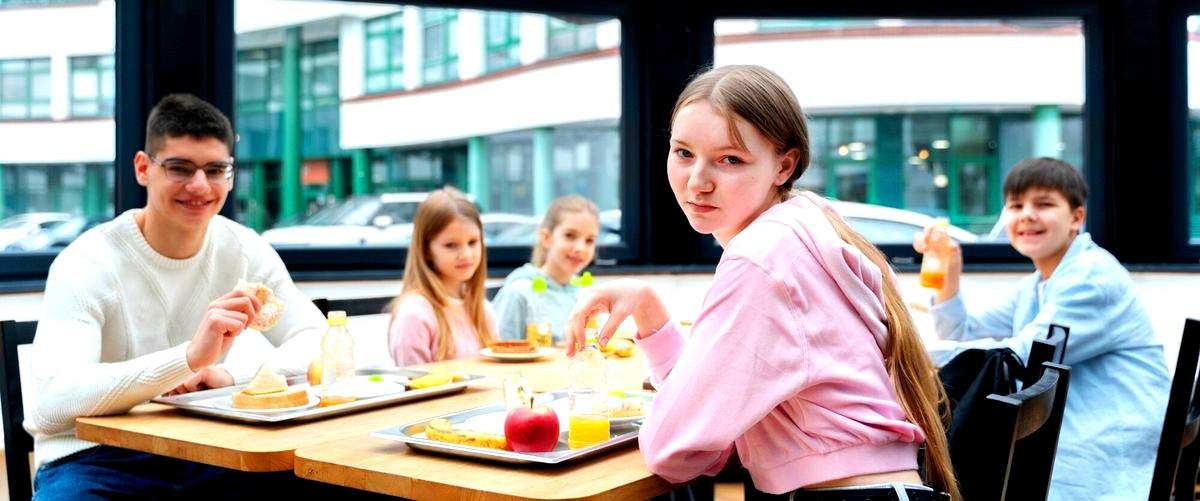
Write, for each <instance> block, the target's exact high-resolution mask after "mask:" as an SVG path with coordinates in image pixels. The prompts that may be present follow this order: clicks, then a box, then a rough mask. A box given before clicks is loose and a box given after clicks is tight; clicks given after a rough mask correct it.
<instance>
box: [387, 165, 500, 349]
mask: <svg viewBox="0 0 1200 501" xmlns="http://www.w3.org/2000/svg"><path fill="white" fill-rule="evenodd" d="M458 218H461V219H464V220H466V221H470V222H471V223H474V224H475V226H476V227H478V228H479V238H480V241H479V247H480V253H481V256H480V258H479V268H477V269H476V270H475V274H474V275H471V278H470V279H469V280H467V282H466V283H465V284H463V286H464V287H463V288H464V290H463V291H462V298H463V308H464V309H466V311H467V315H468V316H469V317H470V319H471V323H472V324H473V325H474V326H475V332H476V334H477V335H478V336H479V343H480V344H482V345H483V346H487V345H489V344H491V343H492V342H493V341H495V337H494V333H493V332H492V328H491V326H490V325H489V324H488V321H487V313H485V307H484V293H485V292H486V291H485V288H486V279H487V246H486V245H485V242H484V241H483V223H482V222H481V221H480V219H479V209H478V208H476V207H475V204H474V203H473V202H471V200H470V199H468V198H467V196H466V195H463V193H462V192H461V191H458V190H456V189H454V188H450V187H446V188H442V189H440V190H435V191H433V192H432V193H430V194H429V198H426V199H425V201H424V202H421V206H420V207H417V213H416V215H415V216H413V233H412V243H411V244H410V245H409V247H408V259H407V260H406V261H405V262H404V286H403V288H402V289H401V291H400V296H398V297H397V298H396V299H395V300H393V301H392V304H391V307H390V308H389V309H390V310H391V311H393V312H394V311H395V308H396V306H397V305H398V304H399V302H400V299H401V298H402V297H404V295H405V294H420V295H421V296H422V297H424V298H425V299H427V300H428V301H429V303H430V304H432V305H433V314H434V316H435V317H436V318H437V329H438V332H437V339H438V349H437V353H436V354H435V357H436V360H446V359H448V358H453V357H454V356H455V349H454V334H453V332H452V331H451V329H450V322H449V321H448V320H447V319H446V312H445V309H446V307H447V306H449V304H450V303H449V298H450V296H449V295H448V294H447V292H448V291H446V288H445V286H444V285H442V280H441V279H440V278H439V276H438V272H437V270H436V269H434V267H433V264H432V262H433V261H432V260H433V258H432V257H431V256H430V253H429V244H430V242H431V241H432V240H433V239H434V237H437V235H438V234H439V233H441V232H442V230H444V229H445V228H446V227H447V226H449V225H450V223H452V222H454V220H455V219H458ZM392 319H393V321H394V320H395V314H394V313H393V315H392ZM388 330H389V331H390V330H391V327H390V326H389V328H388Z"/></svg>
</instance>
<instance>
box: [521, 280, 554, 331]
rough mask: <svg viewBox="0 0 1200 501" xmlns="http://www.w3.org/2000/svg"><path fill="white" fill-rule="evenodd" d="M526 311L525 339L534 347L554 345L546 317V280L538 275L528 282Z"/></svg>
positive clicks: (548, 320)
mask: <svg viewBox="0 0 1200 501" xmlns="http://www.w3.org/2000/svg"><path fill="white" fill-rule="evenodd" d="M530 288H531V292H532V294H530V295H529V303H528V311H526V315H525V339H526V340H527V341H529V344H532V345H534V346H551V345H553V344H554V331H553V329H552V327H551V325H550V318H549V316H548V315H547V312H546V308H547V306H548V305H547V304H546V302H547V299H546V278H545V277H543V276H541V275H538V276H536V277H533V280H531V281H530Z"/></svg>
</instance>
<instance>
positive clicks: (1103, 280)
mask: <svg viewBox="0 0 1200 501" xmlns="http://www.w3.org/2000/svg"><path fill="white" fill-rule="evenodd" d="M1086 197H1087V185H1086V184H1085V183H1084V180H1083V176H1082V175H1080V174H1079V172H1078V171H1077V170H1076V169H1075V168H1074V167H1072V166H1071V165H1070V164H1067V163H1065V162H1062V161H1059V160H1056V159H1052V158H1034V159H1029V160H1025V161H1022V162H1021V163H1019V164H1017V165H1016V166H1015V167H1013V169H1012V171H1011V172H1010V173H1009V174H1008V176H1007V177H1006V178H1005V180H1004V198H1005V204H1004V216H1003V217H1004V218H1005V220H1006V221H1007V223H1006V230H1007V232H1008V236H1009V241H1010V242H1011V243H1012V246H1013V248H1015V249H1016V250H1017V252H1020V253H1021V254H1022V255H1024V256H1026V257H1028V258H1030V259H1032V260H1033V264H1034V266H1035V267H1036V268H1037V271H1036V272H1035V273H1033V274H1032V275H1029V276H1027V277H1025V278H1023V279H1022V280H1021V281H1020V282H1019V283H1018V285H1017V288H1016V290H1015V291H1013V292H1012V293H1011V294H1010V295H1009V296H1008V297H1007V298H1006V299H1005V300H1004V301H1002V302H1001V303H1000V304H999V305H997V306H994V307H993V308H992V309H990V310H986V311H973V312H968V311H967V309H966V307H965V305H964V303H963V299H962V297H961V295H960V294H958V286H959V277H960V275H961V272H962V253H961V251H960V249H959V247H958V245H957V244H956V243H955V242H954V241H953V240H952V239H950V238H949V237H947V236H946V235H945V233H944V232H942V231H939V230H936V229H930V230H927V231H926V232H925V234H924V235H922V236H920V237H918V239H917V240H918V241H917V242H916V243H915V246H916V247H917V248H918V250H924V249H929V251H930V252H934V251H935V250H936V251H937V252H938V253H939V254H942V255H943V256H944V257H945V260H946V262H947V263H948V265H947V270H946V279H945V281H944V284H943V286H942V288H941V289H939V290H938V291H937V296H936V298H935V301H934V302H935V305H934V306H933V308H932V309H931V310H930V313H932V314H933V317H934V325H935V327H936V328H937V332H938V335H939V336H941V337H942V338H944V339H951V340H955V341H961V342H960V343H959V344H958V350H955V351H956V352H957V351H961V350H962V349H967V348H985V349H986V348H998V347H1007V348H1011V349H1012V350H1013V351H1014V352H1016V353H1017V355H1018V356H1020V357H1021V358H1022V359H1028V355H1029V350H1030V347H1031V346H1032V344H1033V340H1034V338H1035V337H1039V336H1045V333H1046V332H1047V329H1048V327H1049V324H1051V323H1056V324H1060V325H1064V326H1067V327H1068V328H1070V335H1069V337H1068V339H1067V349H1066V357H1065V359H1064V360H1063V363H1064V364H1066V365H1069V366H1071V387H1070V391H1068V392H1067V404H1066V411H1065V413H1064V415H1063V424H1062V432H1061V435H1060V437H1059V441H1058V452H1057V455H1056V457H1055V462H1054V474H1053V477H1052V478H1051V485H1050V499H1051V500H1062V501H1066V500H1077V499H1096V500H1103V499H1122V500H1123V499H1137V500H1142V499H1146V496H1147V494H1148V492H1149V485H1150V477H1151V475H1152V473H1153V470H1154V461H1155V454H1156V451H1157V446H1158V440H1159V434H1160V432H1161V430H1162V420H1163V413H1164V412H1165V409H1166V402H1167V390H1168V388H1169V387H1170V381H1171V379H1170V376H1169V375H1168V374H1167V369H1166V365H1165V363H1164V359H1163V350H1162V344H1160V343H1159V342H1158V340H1157V339H1156V337H1155V335H1154V331H1153V329H1152V328H1151V324H1150V318H1149V317H1148V316H1147V314H1146V311H1145V309H1144V308H1143V307H1142V305H1141V302H1140V301H1139V300H1138V298H1137V296H1136V295H1135V294H1134V293H1133V290H1132V281H1131V280H1130V276H1129V272H1127V271H1126V270H1125V268H1124V267H1122V266H1121V263H1120V262H1118V261H1117V259H1116V258H1114V257H1113V255H1112V254H1109V253H1108V251H1105V250H1104V249H1103V248H1101V247H1100V246H1099V245H1096V243H1095V242H1093V241H1092V238H1091V236H1090V235H1088V234H1087V233H1081V229H1082V227H1083V222H1084V219H1085V217H1086V210H1085V208H1084V201H1085V199H1086ZM953 354H955V353H947V354H945V355H953ZM947 359H948V357H946V359H943V360H940V361H939V362H945V361H946V360H947Z"/></svg>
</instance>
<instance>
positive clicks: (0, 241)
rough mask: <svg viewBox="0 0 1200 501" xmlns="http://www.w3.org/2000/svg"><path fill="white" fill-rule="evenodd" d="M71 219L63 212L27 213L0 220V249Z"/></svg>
mask: <svg viewBox="0 0 1200 501" xmlns="http://www.w3.org/2000/svg"><path fill="white" fill-rule="evenodd" d="M68 219H71V215H70V214H67V213H65V212H28V213H25V214H17V215H15V216H10V217H6V218H4V219H2V220H0V249H4V248H7V247H8V245H9V244H11V243H13V242H16V241H18V240H20V239H22V238H25V237H27V236H29V235H32V234H34V233H37V232H39V231H43V230H48V229H50V228H53V227H55V226H58V225H59V224H61V223H63V222H64V221H67V220H68Z"/></svg>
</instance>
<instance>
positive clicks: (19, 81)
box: [0, 57, 50, 120]
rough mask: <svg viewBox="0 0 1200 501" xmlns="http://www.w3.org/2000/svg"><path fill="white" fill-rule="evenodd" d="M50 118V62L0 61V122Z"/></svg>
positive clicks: (47, 59)
mask: <svg viewBox="0 0 1200 501" xmlns="http://www.w3.org/2000/svg"><path fill="white" fill-rule="evenodd" d="M49 117H50V58H48V57H43V58H34V59H0V120H3V119H14V118H18V119H19V118H49Z"/></svg>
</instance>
